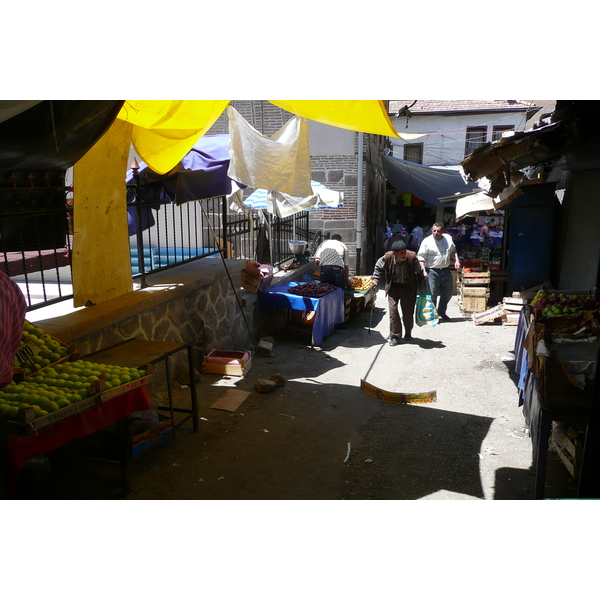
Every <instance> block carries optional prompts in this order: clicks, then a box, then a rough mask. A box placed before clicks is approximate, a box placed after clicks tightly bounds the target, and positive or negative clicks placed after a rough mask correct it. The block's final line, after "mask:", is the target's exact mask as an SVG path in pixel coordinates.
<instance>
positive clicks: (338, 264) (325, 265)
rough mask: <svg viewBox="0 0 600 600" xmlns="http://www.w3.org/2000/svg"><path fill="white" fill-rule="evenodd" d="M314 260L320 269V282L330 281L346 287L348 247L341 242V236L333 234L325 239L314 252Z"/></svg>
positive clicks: (332, 283)
mask: <svg viewBox="0 0 600 600" xmlns="http://www.w3.org/2000/svg"><path fill="white" fill-rule="evenodd" d="M315 262H316V263H317V265H318V266H319V267H320V269H321V277H320V280H321V283H330V284H331V285H335V286H337V287H341V288H342V289H345V288H346V281H347V280H348V276H349V273H350V272H349V267H348V248H347V247H346V244H344V243H343V242H342V236H341V235H339V234H337V233H336V234H334V235H332V236H331V239H330V240H325V241H324V242H323V243H322V244H321V245H320V246H319V247H318V248H317V251H316V252H315Z"/></svg>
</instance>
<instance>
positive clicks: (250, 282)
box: [241, 260, 273, 294]
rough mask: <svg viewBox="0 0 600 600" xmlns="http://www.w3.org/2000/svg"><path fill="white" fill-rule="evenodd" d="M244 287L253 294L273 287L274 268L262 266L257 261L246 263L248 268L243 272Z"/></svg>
mask: <svg viewBox="0 0 600 600" xmlns="http://www.w3.org/2000/svg"><path fill="white" fill-rule="evenodd" d="M241 275H242V287H243V288H244V289H245V290H246V291H247V292H250V293H251V294H255V293H256V292H258V291H259V290H264V289H265V288H266V287H269V285H271V281H272V279H273V268H272V267H271V266H270V265H261V264H260V263H258V262H255V261H250V260H247V261H246V267H245V268H244V269H242V270H241Z"/></svg>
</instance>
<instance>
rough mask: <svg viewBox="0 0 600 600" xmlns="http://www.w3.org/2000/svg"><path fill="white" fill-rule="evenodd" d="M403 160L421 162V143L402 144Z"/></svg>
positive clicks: (420, 163)
mask: <svg viewBox="0 0 600 600" xmlns="http://www.w3.org/2000/svg"><path fill="white" fill-rule="evenodd" d="M404 160H408V161H410V162H413V163H417V164H419V165H422V164H423V144H404Z"/></svg>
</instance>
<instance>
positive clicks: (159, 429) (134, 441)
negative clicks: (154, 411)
mask: <svg viewBox="0 0 600 600" xmlns="http://www.w3.org/2000/svg"><path fill="white" fill-rule="evenodd" d="M158 419H159V421H160V423H159V424H158V425H157V426H156V427H153V428H150V429H148V430H147V431H143V432H142V433H139V434H138V435H134V436H132V438H131V456H132V457H134V456H137V455H138V454H141V453H142V452H143V451H144V450H145V449H146V448H147V447H148V446H150V445H151V444H153V443H154V442H155V441H156V440H157V439H159V438H160V441H159V442H157V443H156V445H155V446H154V447H153V450H154V449H156V448H160V447H161V446H164V445H165V444H167V443H168V442H172V441H173V433H172V430H173V423H171V419H170V418H169V417H167V416H165V415H161V414H159V415H158Z"/></svg>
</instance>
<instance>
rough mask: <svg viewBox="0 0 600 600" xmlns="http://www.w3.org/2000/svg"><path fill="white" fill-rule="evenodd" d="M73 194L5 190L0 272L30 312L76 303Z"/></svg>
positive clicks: (0, 193)
mask: <svg viewBox="0 0 600 600" xmlns="http://www.w3.org/2000/svg"><path fill="white" fill-rule="evenodd" d="M31 181H32V183H34V179H33V178H31ZM68 191H69V188H67V187H62V186H58V187H49V186H48V187H34V186H31V187H28V188H16V187H15V188H6V187H4V188H0V257H1V258H2V263H1V264H0V268H2V269H3V270H4V272H5V273H6V274H7V275H8V276H9V277H10V278H11V279H13V280H14V281H15V282H16V283H17V284H18V285H19V287H20V288H21V291H22V292H23V295H24V296H25V300H26V302H27V306H28V310H31V309H32V308H40V307H43V306H47V305H50V304H53V303H56V302H61V301H62V300H67V299H70V298H72V297H73V287H72V285H71V247H72V235H71V233H72V231H71V228H70V223H72V220H71V216H72V215H71V209H70V207H69V206H68V204H67V192H68Z"/></svg>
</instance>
